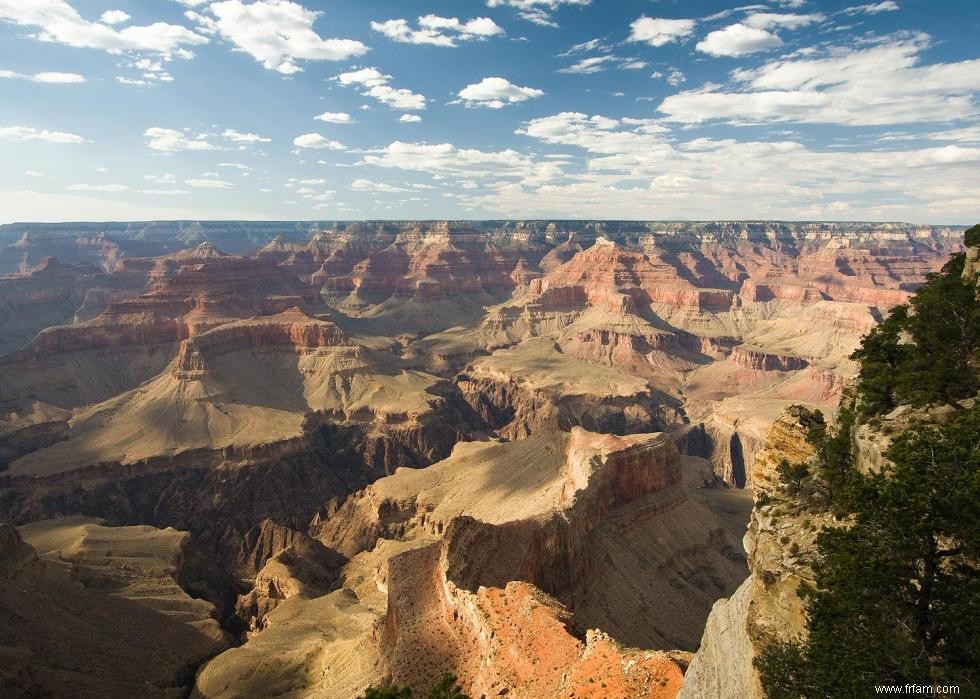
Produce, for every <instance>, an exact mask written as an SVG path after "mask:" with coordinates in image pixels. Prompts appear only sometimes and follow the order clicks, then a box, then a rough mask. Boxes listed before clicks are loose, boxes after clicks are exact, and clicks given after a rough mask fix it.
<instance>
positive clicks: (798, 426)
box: [679, 407, 833, 699]
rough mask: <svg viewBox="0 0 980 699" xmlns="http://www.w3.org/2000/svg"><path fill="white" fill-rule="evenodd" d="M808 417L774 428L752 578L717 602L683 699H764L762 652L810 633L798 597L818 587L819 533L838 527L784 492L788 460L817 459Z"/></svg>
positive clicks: (758, 480)
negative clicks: (783, 468) (811, 560)
mask: <svg viewBox="0 0 980 699" xmlns="http://www.w3.org/2000/svg"><path fill="white" fill-rule="evenodd" d="M808 419H809V418H808V413H807V412H806V411H803V410H800V409H799V408H797V407H790V408H787V409H786V410H785V411H784V412H783V413H782V414H781V415H780V416H779V418H778V419H777V420H776V421H775V422H774V423H773V425H772V428H771V429H770V430H769V435H768V437H767V439H766V442H765V446H764V447H763V449H762V450H761V451H760V452H759V453H758V455H757V456H756V459H755V464H754V467H753V484H754V486H753V487H754V489H755V497H754V503H755V506H754V508H753V510H752V516H751V519H750V521H749V527H748V531H747V532H746V534H745V539H744V546H745V551H746V554H747V556H748V564H749V572H750V574H749V577H748V579H746V580H745V582H744V583H742V585H741V587H739V589H738V591H736V593H735V594H734V595H732V596H731V597H729V598H728V599H723V600H719V601H718V602H716V603H715V605H714V607H713V608H712V610H711V614H710V615H709V617H708V621H707V624H706V626H705V632H704V636H703V637H702V639H701V646H700V648H699V649H698V652H697V653H696V654H695V655H694V658H693V659H692V660H691V664H690V667H689V668H688V671H687V674H686V675H685V680H684V686H683V688H682V689H681V692H680V694H679V696H680V697H682V698H685V697H691V698H692V699H693V698H694V697H717V698H718V699H736V698H744V697H758V698H759V699H761V697H762V689H761V686H760V685H759V680H758V674H757V672H756V670H755V668H754V667H753V665H752V660H753V658H754V657H755V654H756V651H757V649H759V648H760V647H763V646H764V645H765V644H767V643H771V642H772V641H774V640H797V639H799V638H800V637H801V636H802V635H803V634H805V632H806V617H805V608H804V602H803V600H801V599H800V597H799V596H798V595H797V590H798V589H799V587H800V585H801V584H803V583H812V571H811V569H810V567H809V564H808V562H807V561H808V556H809V552H810V551H812V550H813V547H814V542H815V539H816V535H817V533H818V532H819V531H820V529H821V528H822V527H824V526H828V525H829V526H833V518H832V517H831V516H830V515H829V514H827V513H822V514H821V513H814V512H810V511H805V510H804V509H803V508H801V507H800V506H799V503H797V502H795V500H794V498H793V497H792V496H790V495H788V494H787V493H786V492H785V491H784V490H783V489H781V488H780V487H779V485H778V481H779V478H778V475H777V468H778V466H779V464H780V462H781V461H783V460H784V459H785V460H786V461H788V462H789V463H803V462H806V461H807V460H809V459H811V457H813V455H814V452H813V448H812V447H811V446H810V444H809V443H808V442H807V440H806V435H807V431H808V430H809V429H810V424H809V423H808Z"/></svg>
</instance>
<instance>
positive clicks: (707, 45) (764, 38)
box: [695, 23, 783, 56]
mask: <svg viewBox="0 0 980 699" xmlns="http://www.w3.org/2000/svg"><path fill="white" fill-rule="evenodd" d="M782 44H783V40H782V39H780V38H779V37H778V36H776V35H775V34H772V33H770V32H767V31H766V30H765V29H758V28H756V27H748V26H746V25H744V24H741V23H736V24H732V25H730V26H728V27H725V28H724V29H717V30H715V31H713V32H711V33H710V34H708V36H706V37H705V38H704V39H703V40H701V41H699V42H698V43H697V46H696V47H695V48H697V50H698V51H700V52H702V53H706V54H708V55H709V56H745V55H747V54H750V53H755V52H757V51H765V50H767V49H771V48H775V47H777V46H782Z"/></svg>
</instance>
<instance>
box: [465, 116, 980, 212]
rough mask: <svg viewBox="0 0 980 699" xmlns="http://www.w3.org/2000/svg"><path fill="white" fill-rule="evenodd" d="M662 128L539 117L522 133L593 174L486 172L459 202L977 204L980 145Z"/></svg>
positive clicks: (566, 205)
mask: <svg viewBox="0 0 980 699" xmlns="http://www.w3.org/2000/svg"><path fill="white" fill-rule="evenodd" d="M662 128H663V127H662V125H661V124H659V123H657V122H655V121H652V120H643V119H616V118H610V117H605V116H602V115H592V116H589V115H586V114H581V113H576V112H567V113H562V114H556V115H553V116H550V117H543V118H540V119H535V120H532V121H530V122H528V123H527V124H526V125H525V127H524V128H523V129H521V130H520V131H519V133H522V134H523V135H526V136H529V137H531V138H534V139H536V140H538V141H540V142H542V143H545V144H549V145H560V146H565V147H576V148H580V149H582V150H583V151H585V153H587V155H588V159H587V160H586V162H585V168H586V169H585V171H584V172H582V173H581V174H576V175H575V176H573V177H571V178H564V179H556V180H554V181H548V182H528V181H526V180H521V181H509V180H505V179H501V178H492V177H488V178H485V179H484V181H483V186H482V187H481V189H480V191H479V192H473V193H468V194H464V195H462V196H461V197H460V202H461V205H462V206H464V207H465V208H467V209H477V208H478V209H481V210H484V211H488V212H493V213H494V214H499V215H504V212H506V215H508V216H528V217H551V216H572V217H576V218H595V217H601V216H608V212H609V211H610V210H615V211H618V212H620V213H621V214H622V215H625V216H629V217H631V218H678V217H686V218H691V217H695V218H707V219H711V218H733V217H734V218H831V219H833V218H842V217H843V218H851V219H854V218H866V219H872V220H874V219H877V220H882V219H884V220H896V219H901V218H912V219H918V220H923V218H924V217H925V218H929V216H930V215H931V216H936V215H938V216H940V217H943V218H944V219H945V220H949V218H950V216H955V217H958V218H957V220H959V219H960V218H964V217H965V218H967V219H969V218H971V214H969V213H968V212H970V211H975V209H976V206H977V204H978V203H980V197H978V196H977V195H976V191H977V189H976V188H977V186H980V180H978V172H980V171H978V170H977V163H978V162H980V148H971V147H964V146H959V145H953V146H944V147H939V148H920V149H918V150H905V149H902V150H895V151H883V150H872V151H863V152H861V151H849V152H837V151H828V150H823V151H820V150H811V149H809V148H807V147H806V146H804V145H803V144H801V143H798V142H795V141H792V140H772V141H765V142H762V141H737V140H735V139H730V138H729V139H712V138H700V137H699V138H693V139H690V140H687V141H677V140H676V137H671V138H669V139H668V138H667V137H666V136H667V135H666V134H662V133H660V130H661V129H662ZM564 157H567V156H564ZM541 163H542V161H537V162H536V163H534V166H540V164H541ZM896 202H901V203H896ZM971 207H972V208H971ZM930 212H932V213H930ZM953 212H955V213H953Z"/></svg>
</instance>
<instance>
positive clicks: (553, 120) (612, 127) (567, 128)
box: [516, 112, 669, 154]
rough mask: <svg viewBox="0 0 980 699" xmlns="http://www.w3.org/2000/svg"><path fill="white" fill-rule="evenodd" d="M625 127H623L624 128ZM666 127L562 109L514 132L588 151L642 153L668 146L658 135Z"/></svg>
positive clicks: (643, 121)
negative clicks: (637, 151)
mask: <svg viewBox="0 0 980 699" xmlns="http://www.w3.org/2000/svg"><path fill="white" fill-rule="evenodd" d="M624 127H625V128H624ZM666 131H667V128H666V127H664V126H663V125H661V124H658V123H657V122H656V121H654V120H653V119H622V120H620V119H610V118H609V117H604V116H600V115H595V116H591V117H590V116H589V115H587V114H582V113H581V112H562V113H560V114H555V115H552V116H548V117H541V118H539V119H532V120H531V121H529V122H527V124H526V125H525V126H524V127H522V128H520V129H518V130H517V131H516V133H518V134H521V135H524V136H530V137H531V138H536V139H538V140H540V141H543V142H545V143H549V144H554V145H569V146H577V147H579V148H582V149H584V150H586V151H588V152H591V153H604V154H611V153H626V152H629V151H631V150H633V149H636V150H641V151H644V152H646V153H652V152H656V151H658V150H662V149H663V148H665V147H667V148H669V145H668V143H667V141H666V140H664V138H663V137H662V136H660V135H659V134H662V133H665V132H666Z"/></svg>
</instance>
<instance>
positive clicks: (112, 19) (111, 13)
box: [99, 10, 132, 24]
mask: <svg viewBox="0 0 980 699" xmlns="http://www.w3.org/2000/svg"><path fill="white" fill-rule="evenodd" d="M130 19H132V17H130V16H129V15H128V14H126V13H125V12H123V11H122V10H106V11H105V12H103V13H102V16H101V17H99V21H100V22H102V23H103V24H122V23H123V22H128V21H129V20H130Z"/></svg>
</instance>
